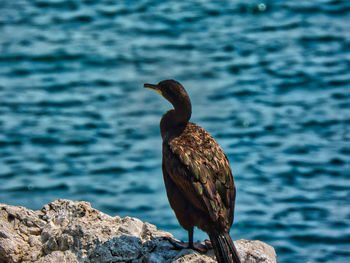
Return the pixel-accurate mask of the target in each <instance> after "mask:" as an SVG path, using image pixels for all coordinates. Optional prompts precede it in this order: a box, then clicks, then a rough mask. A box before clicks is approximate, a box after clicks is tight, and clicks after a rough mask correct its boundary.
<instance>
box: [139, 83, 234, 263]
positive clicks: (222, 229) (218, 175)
mask: <svg viewBox="0 0 350 263" xmlns="http://www.w3.org/2000/svg"><path fill="white" fill-rule="evenodd" d="M144 88H149V89H152V90H155V91H157V92H158V93H160V94H161V95H162V96H163V97H164V98H165V99H166V100H168V101H169V102H170V103H171V104H172V105H173V107H174V108H173V109H171V110H169V111H167V112H166V113H165V114H164V115H163V116H162V118H161V121H160V133H161V136H162V140H163V142H162V171H163V179H164V184H165V188H166V193H167V197H168V200H169V203H170V206H171V208H172V209H173V210H174V212H175V215H176V218H177V220H178V222H179V224H180V225H181V226H182V227H183V228H184V229H185V230H187V231H188V247H189V248H192V249H196V250H199V251H202V250H201V248H200V246H199V245H197V244H196V243H193V231H194V227H197V228H199V229H201V230H203V231H204V232H206V233H207V234H208V236H209V238H210V243H211V246H212V248H213V249H214V254H215V256H216V259H217V261H218V262H219V263H241V260H240V257H239V254H238V252H237V250H236V247H235V245H234V243H233V241H232V239H231V237H230V234H229V231H230V228H231V225H232V223H233V218H234V207H235V197H236V190H235V183H234V179H233V175H232V171H231V167H230V164H229V161H228V159H227V157H226V155H225V153H224V151H223V150H222V149H221V147H220V146H219V144H218V143H217V142H216V140H215V139H214V138H213V137H212V136H211V135H210V134H209V133H208V132H207V131H206V130H205V129H203V128H202V127H200V126H199V125H197V124H195V123H192V122H190V121H189V120H190V118H191V115H192V106H191V100H190V98H189V95H188V94H187V92H186V90H185V88H184V87H183V86H182V85H181V84H180V83H179V82H178V81H176V80H172V79H170V80H163V81H161V82H159V83H158V84H149V83H146V84H144Z"/></svg>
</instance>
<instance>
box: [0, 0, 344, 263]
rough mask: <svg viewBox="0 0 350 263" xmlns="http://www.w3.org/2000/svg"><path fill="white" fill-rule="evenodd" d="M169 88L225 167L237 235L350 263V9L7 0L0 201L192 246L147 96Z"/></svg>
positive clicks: (323, 3) (321, 4)
mask: <svg viewBox="0 0 350 263" xmlns="http://www.w3.org/2000/svg"><path fill="white" fill-rule="evenodd" d="M167 78H174V79H176V80H178V81H180V82H181V83H183V85H184V86H185V87H186V88H187V90H188V93H189V94H190V96H191V98H192V103H193V116H192V121H194V122H196V123H198V124H200V125H201V126H202V127H204V128H205V129H207V130H208V131H209V132H210V133H211V134H212V135H213V136H214V137H215V138H217V140H218V142H219V143H220V145H221V146H222V148H223V149H224V150H225V152H226V153H227V156H228V158H229V160H230V163H231V166H232V169H233V172H234V174H235V180H236V185H237V202H236V213H235V223H234V226H233V228H232V231H231V235H232V237H233V238H234V239H240V238H246V239H260V240H262V241H265V242H267V243H269V244H271V245H272V246H274V247H275V248H276V251H277V253H278V261H279V262H293V263H294V262H333V263H334V262H336V263H337V262H339V263H340V262H342V263H343V262H349V260H350V223H349V222H350V110H349V109H350V1H347V0H343V1H342V0H315V1H308V0H305V1H301V0H294V1H292V0H288V1H282V0H276V1H265V2H264V1H214V0H203V1H184V3H178V1H176V2H175V1H169V0H166V1H147V0H141V1H122V0H105V1H93V0H85V1H83V0H81V1H76V0H50V1H49V0H36V1H34V0H16V1H6V0H0V202H3V203H7V204H13V205H22V206H26V207H29V208H31V209H40V208H41V207H42V206H43V205H44V204H45V203H47V202H50V201H53V200H55V199H58V198H68V199H73V200H86V201H89V202H91V203H92V206H93V207H96V208H98V209H100V210H102V211H104V212H106V213H108V214H111V215H120V216H126V215H129V216H135V217H139V218H141V219H142V220H145V221H149V222H151V223H153V224H156V225H157V226H158V228H160V229H165V230H168V231H170V232H172V233H174V234H175V236H176V237H177V238H179V239H186V238H187V234H186V232H185V231H183V230H182V229H181V227H180V226H179V225H178V223H177V220H176V218H175V216H174V214H173V212H172V210H171V209H170V207H169V205H168V201H167V199H166V195H165V190H164V186H163V181H162V174H161V138H160V133H159V128H158V125H159V120H160V118H161V115H162V114H163V113H164V112H165V111H166V110H168V109H169V108H170V105H169V103H167V102H166V101H165V100H164V99H162V98H161V97H160V96H159V94H157V93H154V92H152V91H150V90H146V89H143V88H142V84H143V83H145V82H151V83H156V82H158V81H160V80H163V79H167ZM205 237H206V236H205V234H203V233H201V232H200V231H197V232H196V236H195V238H196V239H202V238H205Z"/></svg>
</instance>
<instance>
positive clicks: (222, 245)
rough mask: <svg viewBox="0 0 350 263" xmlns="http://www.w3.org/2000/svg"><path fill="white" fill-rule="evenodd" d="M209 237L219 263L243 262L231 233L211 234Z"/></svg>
mask: <svg viewBox="0 0 350 263" xmlns="http://www.w3.org/2000/svg"><path fill="white" fill-rule="evenodd" d="M209 237H210V241H211V244H212V246H213V249H214V253H215V256H216V260H217V261H218V262H219V263H241V260H240V258H239V256H238V252H237V250H236V247H235V245H234V244H233V241H232V239H231V237H230V234H229V233H223V234H219V235H218V234H209Z"/></svg>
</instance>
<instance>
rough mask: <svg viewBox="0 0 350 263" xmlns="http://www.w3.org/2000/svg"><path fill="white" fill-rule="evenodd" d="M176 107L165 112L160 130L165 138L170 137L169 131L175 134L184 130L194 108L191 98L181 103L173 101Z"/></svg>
mask: <svg viewBox="0 0 350 263" xmlns="http://www.w3.org/2000/svg"><path fill="white" fill-rule="evenodd" d="M173 106H174V109H172V110H169V111H168V112H167V113H165V114H164V115H163V117H162V119H161V121H160V132H161V134H162V138H163V140H164V139H165V138H167V137H169V135H170V134H169V133H171V134H174V133H177V132H180V131H182V130H183V129H184V128H185V127H186V124H187V123H188V121H189V120H190V118H191V114H192V109H191V102H190V100H189V99H186V100H185V101H182V102H181V103H178V104H177V103H173Z"/></svg>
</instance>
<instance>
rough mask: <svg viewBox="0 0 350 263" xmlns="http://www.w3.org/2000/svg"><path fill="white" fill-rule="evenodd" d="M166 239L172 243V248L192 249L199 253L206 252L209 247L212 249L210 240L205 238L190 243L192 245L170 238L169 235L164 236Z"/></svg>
mask: <svg viewBox="0 0 350 263" xmlns="http://www.w3.org/2000/svg"><path fill="white" fill-rule="evenodd" d="M166 240H168V241H169V243H170V244H172V245H173V247H174V249H186V248H190V249H194V250H196V251H198V252H200V253H206V252H207V251H208V250H209V249H212V248H213V246H212V244H211V242H210V240H208V239H206V240H204V241H203V242H201V241H197V242H195V243H193V244H192V246H191V245H190V244H189V243H188V242H183V241H178V240H175V239H172V238H171V237H166Z"/></svg>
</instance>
